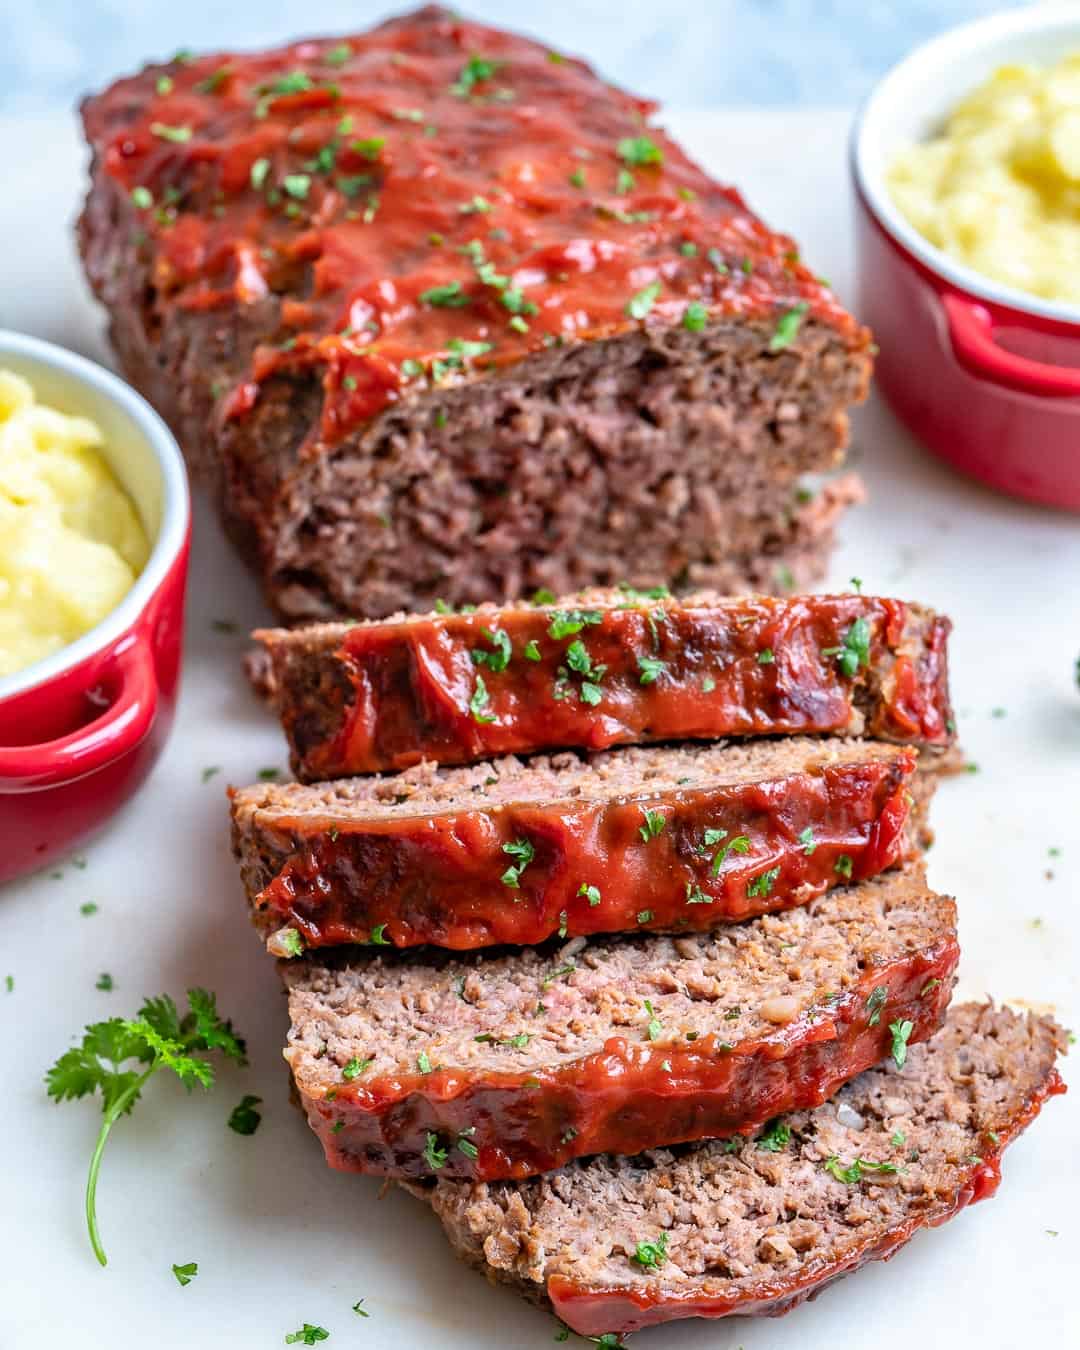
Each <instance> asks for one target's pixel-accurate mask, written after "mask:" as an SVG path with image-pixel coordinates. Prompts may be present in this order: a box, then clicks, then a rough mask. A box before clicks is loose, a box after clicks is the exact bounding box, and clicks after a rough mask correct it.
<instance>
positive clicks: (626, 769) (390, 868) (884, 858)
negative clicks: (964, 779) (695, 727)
mask: <svg viewBox="0 0 1080 1350" xmlns="http://www.w3.org/2000/svg"><path fill="white" fill-rule="evenodd" d="M915 763H916V761H915V752H914V751H913V750H911V749H910V748H907V747H899V746H890V745H882V744H880V743H877V742H873V741H829V742H825V741H820V740H818V741H815V740H810V739H807V738H797V739H792V740H788V741H771V742H770V741H759V742H751V743H749V744H747V745H741V746H740V745H736V746H724V745H722V744H719V745H712V746H700V747H693V746H679V747H652V748H643V749H623V750H609V751H604V752H601V753H600V754H597V755H595V756H593V757H592V758H591V759H590V760H581V759H579V758H578V757H577V756H576V755H573V754H570V753H564V754H562V755H559V756H555V757H553V758H550V759H548V758H543V757H537V758H535V759H533V760H531V761H529V762H527V763H524V764H523V763H521V762H520V761H518V760H516V759H503V760H497V761H495V762H493V763H490V764H481V765H477V766H474V767H470V768H458V769H441V770H440V769H435V768H434V767H433V766H432V765H430V764H424V765H418V766H416V767H415V768H413V769H408V770H406V771H405V772H404V773H403V774H399V775H390V776H387V777H385V778H349V779H344V780H342V781H340V782H337V783H330V784H326V785H324V786H319V787H304V786H301V785H299V784H295V783H293V784H283V785H277V784H266V783H261V784H258V785H257V786H255V787H252V788H246V789H243V790H240V791H234V792H233V797H232V813H233V844H234V851H235V853H236V855H237V857H238V858H239V860H240V866H241V873H242V876H243V880H244V883H245V886H246V889H247V893H248V897H249V899H250V900H251V903H252V907H253V908H252V914H253V917H254V920H255V922H256V924H257V926H258V927H259V929H260V931H261V932H262V933H263V934H264V935H265V936H266V937H267V939H268V944H269V948H270V951H271V952H272V953H273V954H274V955H276V956H290V955H291V956H296V955H299V953H300V952H301V951H302V950H303V949H304V948H310V947H324V946H332V945H336V944H339V943H349V942H373V943H377V944H383V945H394V946H397V947H411V946H415V945H417V944H420V943H435V944H437V945H438V946H441V947H453V948H472V947H485V946H491V945H494V944H498V943H535V942H542V941H544V940H545V939H547V938H550V937H553V936H554V935H555V934H556V933H558V934H559V936H561V937H564V938H565V937H567V936H580V935H582V934H589V933H603V932H624V931H627V930H630V931H640V930H643V929H644V930H652V931H655V932H661V931H675V932H692V931H702V930H708V929H710V928H714V927H716V926H717V925H718V924H722V923H725V922H729V921H731V920H737V919H745V918H747V917H748V916H751V915H754V914H761V913H765V912H768V911H771V910H777V909H785V908H789V907H790V906H792V905H799V904H806V903H807V902H808V901H810V900H811V899H813V898H814V897H815V896H816V895H820V894H821V893H822V892H823V891H825V890H826V889H827V888H828V887H830V886H835V885H842V884H843V883H844V882H846V881H850V880H860V879H862V878H864V877H869V876H874V875H876V874H877V873H878V872H881V871H883V870H884V869H885V868H887V867H890V866H892V865H893V864H895V863H896V862H898V861H899V860H900V859H902V858H903V857H904V856H905V855H906V854H908V853H909V852H911V851H912V850H913V848H914V846H915V836H916V835H917V833H918V828H919V821H920V819H921V816H922V812H923V808H924V806H925V803H926V801H927V799H928V796H929V793H930V791H931V788H932V779H929V780H928V778H927V776H926V775H919V779H918V783H917V784H916V783H915V781H914V775H915ZM913 787H914V788H915V790H916V791H917V792H918V793H919V802H918V809H917V810H916V811H915V813H914V817H912V813H911V810H910V808H911V806H912V805H914V804H915V798H914V795H913V791H912V789H913Z"/></svg>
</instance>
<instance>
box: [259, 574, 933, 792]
mask: <svg viewBox="0 0 1080 1350" xmlns="http://www.w3.org/2000/svg"><path fill="white" fill-rule="evenodd" d="M549 600H550V603H549V602H548V601H549ZM949 630H950V624H949V621H948V619H946V618H943V617H941V616H940V615H937V614H934V613H933V612H932V611H931V610H928V609H925V608H923V607H921V606H919V605H908V604H905V603H904V602H903V601H900V600H882V599H878V598H876V597H873V596H863V595H809V596H807V595H804V596H793V597H791V598H790V599H786V600H770V599H767V598H765V597H763V596H753V597H746V598H742V599H732V598H730V597H723V596H717V595H713V594H708V593H705V594H700V593H699V594H696V595H691V596H687V597H686V598H684V599H682V600H676V599H673V598H672V597H671V595H670V594H669V593H667V592H666V591H665V590H663V589H662V588H661V589H660V590H659V591H651V592H647V593H642V592H640V591H635V590H634V589H632V588H631V587H624V588H622V589H619V590H608V591H603V590H599V591H586V592H582V593H579V594H578V595H574V596H567V597H564V598H563V599H561V600H556V599H554V597H543V596H542V597H540V601H539V602H538V603H535V604H531V605H530V604H526V603H523V602H521V601H518V602H516V603H515V604H513V605H509V606H499V605H491V604H487V605H481V606H479V607H478V608H477V609H476V610H474V611H472V612H470V613H467V614H453V613H445V612H438V613H430V614H406V615H395V616H394V617H393V618H392V619H388V620H384V621H382V622H369V623H357V624H318V625H314V626H311V627H306V628H300V629H292V630H289V629H281V628H277V629H270V630H263V631H260V632H257V633H256V634H255V636H256V638H257V639H259V640H260V641H261V643H262V644H263V647H264V648H265V650H266V651H267V653H268V654H269V656H270V659H271V687H272V689H273V691H274V699H275V702H276V704H277V709H278V712H279V714H280V717H281V721H282V725H283V726H284V729H285V734H286V736H287V737H288V739H289V745H290V747H291V750H292V764H293V769H294V770H295V772H296V774H297V776H298V777H300V778H302V779H304V780H306V781H312V780H314V779H321V778H340V777H343V776H345V775H347V774H353V773H371V772H374V771H377V770H381V769H400V768H404V767H405V766H406V765H408V764H415V763H416V762H417V761H418V760H421V759H430V760H434V761H436V762H437V763H441V764H464V763H468V762H469V761H471V760H477V759H485V758H487V757H488V756H491V755H508V754H531V753H533V752H534V751H537V750H546V749H552V748H557V747H560V746H580V747H582V748H584V749H588V750H601V749H604V748H606V747H607V746H609V745H616V744H619V743H626V742H632V743H640V742H642V741H664V740H691V739H712V738H715V737H717V736H773V735H791V734H793V733H805V732H826V733H831V734H840V735H847V736H852V735H855V736H859V735H869V736H875V737H880V738H882V739H885V740H893V741H901V742H909V743H914V744H919V745H924V746H926V745H929V746H934V747H938V748H941V747H945V746H947V745H948V744H949V743H950V742H951V740H952V735H953V720H952V713H951V711H950V708H949V691H948V668H947V660H946V643H947V639H948V635H949Z"/></svg>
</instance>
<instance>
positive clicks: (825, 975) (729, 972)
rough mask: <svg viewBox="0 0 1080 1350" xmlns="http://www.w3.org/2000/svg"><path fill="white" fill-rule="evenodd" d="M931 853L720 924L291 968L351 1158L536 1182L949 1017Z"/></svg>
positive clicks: (746, 1125) (951, 962)
mask: <svg viewBox="0 0 1080 1350" xmlns="http://www.w3.org/2000/svg"><path fill="white" fill-rule="evenodd" d="M955 923H956V911H955V906H954V905H953V902H952V901H951V900H948V899H946V898H944V897H942V896H938V895H935V894H934V892H933V891H931V890H929V889H928V887H927V885H926V881H925V877H924V875H923V872H922V869H921V868H919V867H913V868H911V869H910V870H904V871H901V872H896V873H890V874H887V875H886V876H884V877H881V878H878V879H876V880H874V881H868V882H864V883H863V884H862V885H861V886H857V887H854V888H847V889H845V890H840V891H833V892H831V893H830V894H829V895H827V896H825V897H823V898H822V899H821V900H817V901H815V902H814V903H813V904H812V905H810V906H807V907H805V908H803V909H795V910H790V911H788V912H787V913H784V914H771V915H765V916H763V917H762V918H759V919H752V920H750V921H748V922H747V923H744V924H737V925H732V926H730V927H728V928H726V929H723V930H721V931H719V932H717V933H715V934H712V935H709V936H702V935H697V934H695V935H694V936H685V937H675V938H671V937H662V936H657V935H648V936H644V937H625V938H593V939H586V938H581V939H578V940H577V941H575V942H572V943H570V944H569V945H567V946H563V947H562V948H559V947H551V946H549V947H548V948H546V949H544V948H524V949H522V950H520V951H516V952H510V953H498V952H495V953H477V954H473V955H469V956H456V957H449V956H448V955H446V954H445V953H439V952H433V951H432V950H431V949H428V951H427V952H426V953H424V954H423V955H419V956H418V955H416V954H414V953H408V954H407V955H404V954H402V955H397V954H394V955H386V956H374V957H372V956H365V955H364V954H363V953H362V952H358V951H356V950H355V949H354V950H353V951H351V952H350V951H346V952H343V953H338V954H336V955H334V956H330V957H328V956H326V955H325V954H324V955H323V956H321V957H318V958H316V957H311V958H307V959H305V960H303V961H297V962H283V963H281V971H282V975H283V977H284V979H285V983H286V985H287V987H288V990H289V1015H290V1017H291V1019H292V1027H291V1030H290V1032H289V1041H288V1048H287V1049H286V1052H285V1058H286V1059H287V1060H288V1061H289V1064H290V1067H291V1068H292V1071H293V1077H294V1080H295V1083H296V1086H297V1089H298V1091H299V1093H300V1096H301V1099H302V1101H303V1104H304V1107H305V1109H306V1111H307V1116H308V1121H309V1123H310V1124H311V1126H312V1128H313V1129H314V1130H315V1132H316V1133H317V1134H318V1136H319V1138H320V1140H321V1142H322V1145H323V1148H324V1149H325V1151H326V1156H327V1160H328V1162H329V1163H330V1164H331V1166H334V1167H338V1168H342V1169H343V1170H352V1171H361V1172H376V1173H382V1174H385V1175H389V1176H398V1177H420V1176H425V1175H428V1176H430V1175H432V1174H433V1173H435V1172H438V1174H439V1175H440V1176H475V1177H479V1178H484V1179H491V1178H498V1177H521V1176H526V1175H529V1174H532V1173H536V1172H543V1171H548V1170H549V1169H551V1168H554V1167H558V1166H561V1165H562V1164H563V1163H565V1162H568V1161H569V1160H570V1159H571V1158H574V1157H583V1156H586V1155H589V1154H593V1153H601V1152H617V1153H636V1152H639V1151H640V1150H642V1149H645V1148H652V1147H657V1146H659V1145H662V1144H671V1143H678V1142H683V1141H686V1140H692V1139H700V1138H704V1137H719V1136H724V1135H730V1134H733V1133H735V1132H738V1131H742V1130H746V1129H751V1128H756V1127H757V1126H758V1125H760V1124H762V1123H763V1122H764V1121H766V1120H768V1119H770V1118H771V1117H773V1116H776V1115H778V1114H780V1113H781V1112H784V1111H789V1110H794V1109H798V1108H805V1107H812V1106H816V1105H817V1104H818V1103H819V1102H821V1101H823V1100H824V1099H825V1098H827V1097H828V1096H830V1095H831V1094H832V1093H833V1092H835V1091H836V1089H837V1088H838V1087H839V1086H840V1084H841V1083H844V1082H846V1081H847V1080H848V1079H849V1078H852V1077H853V1076H854V1075H855V1074H857V1073H860V1072H861V1071H862V1070H863V1069H865V1068H868V1067H869V1066H870V1065H871V1064H874V1063H876V1062H877V1061H878V1060H880V1059H881V1058H882V1056H883V1055H885V1054H887V1053H888V1052H889V1049H890V1047H899V1049H898V1054H899V1053H902V1051H903V1047H904V1046H905V1045H907V1044H908V1043H914V1042H917V1041H920V1040H924V1039H926V1037H928V1036H930V1035H932V1033H933V1032H934V1031H935V1030H936V1028H937V1027H938V1025H939V1023H940V1021H941V1017H942V1014H943V1012H944V1009H945V1007H946V1005H947V1003H948V1000H949V994H950V991H951V988H952V982H953V971H954V969H955V967H956V962H957V958H958V955H959V949H958V947H957V941H956V927H955Z"/></svg>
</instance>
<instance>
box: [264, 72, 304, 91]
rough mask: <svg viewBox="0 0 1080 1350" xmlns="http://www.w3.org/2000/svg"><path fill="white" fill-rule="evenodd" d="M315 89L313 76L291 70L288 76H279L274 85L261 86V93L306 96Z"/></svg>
mask: <svg viewBox="0 0 1080 1350" xmlns="http://www.w3.org/2000/svg"><path fill="white" fill-rule="evenodd" d="M314 87H315V86H314V83H313V81H312V79H311V76H310V75H308V74H307V72H306V71H303V70H290V71H289V72H288V74H286V75H279V76H278V78H277V79H276V80H274V81H273V83H272V84H268V85H261V86H260V90H259V92H260V93H267V94H304V93H306V92H307V91H308V90H309V89H313V88H314Z"/></svg>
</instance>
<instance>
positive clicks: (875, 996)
mask: <svg viewBox="0 0 1080 1350" xmlns="http://www.w3.org/2000/svg"><path fill="white" fill-rule="evenodd" d="M888 997H889V990H888V986H887V985H884V984H879V985H878V986H877V988H876V989H875V990H874V991H873V992H872V993H871V995H870V997H869V998H868V999H867V1000H866V1011H867V1012H868V1013H869V1014H870V1016H869V1017H868V1018H867V1021H866V1025H867V1026H868V1027H876V1026H877V1024H878V1023H879V1022H880V1021H881V1010H882V1008H884V1006H885V1000H886V999H887V998H888Z"/></svg>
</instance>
